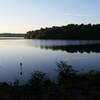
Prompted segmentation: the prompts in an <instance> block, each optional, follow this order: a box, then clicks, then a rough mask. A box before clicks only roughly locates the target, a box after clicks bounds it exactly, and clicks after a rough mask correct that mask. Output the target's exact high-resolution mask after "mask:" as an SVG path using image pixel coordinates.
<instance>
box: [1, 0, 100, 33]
mask: <svg viewBox="0 0 100 100" xmlns="http://www.w3.org/2000/svg"><path fill="white" fill-rule="evenodd" d="M81 23H85V24H88V23H92V24H97V23H100V0H0V33H9V32H11V33H26V32H27V31H30V30H36V29H39V28H41V27H43V28H44V27H51V26H61V25H67V24H81Z"/></svg>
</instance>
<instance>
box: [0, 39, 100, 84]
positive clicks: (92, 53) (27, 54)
mask: <svg viewBox="0 0 100 100" xmlns="http://www.w3.org/2000/svg"><path fill="white" fill-rule="evenodd" d="M99 59H100V41H92V40H91V41H79V40H78V41H65V40H27V39H26V40H24V39H22V40H0V81H15V80H16V79H18V80H21V81H22V82H23V83H24V82H27V80H28V79H29V78H30V76H31V73H32V72H33V71H37V70H39V71H42V72H46V73H48V75H49V76H50V78H54V77H56V62H59V61H67V62H68V64H69V65H72V66H73V67H74V68H75V69H76V70H78V71H88V70H90V69H96V70H100V61H99Z"/></svg>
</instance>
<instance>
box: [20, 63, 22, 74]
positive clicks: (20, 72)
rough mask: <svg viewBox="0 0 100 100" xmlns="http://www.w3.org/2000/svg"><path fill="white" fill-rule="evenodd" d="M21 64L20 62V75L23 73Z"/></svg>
mask: <svg viewBox="0 0 100 100" xmlns="http://www.w3.org/2000/svg"><path fill="white" fill-rule="evenodd" d="M22 66H23V64H22V62H20V75H22V74H23V73H22Z"/></svg>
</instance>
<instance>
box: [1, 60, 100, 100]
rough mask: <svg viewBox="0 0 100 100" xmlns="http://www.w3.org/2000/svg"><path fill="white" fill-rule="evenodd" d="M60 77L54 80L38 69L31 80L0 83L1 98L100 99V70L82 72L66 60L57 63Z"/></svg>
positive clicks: (13, 99) (19, 99)
mask: <svg viewBox="0 0 100 100" xmlns="http://www.w3.org/2000/svg"><path fill="white" fill-rule="evenodd" d="M57 72H58V77H57V80H56V81H52V80H50V79H49V77H47V75H46V74H45V73H43V72H39V71H36V72H34V73H33V74H32V77H31V78H30V80H29V82H28V83H27V84H25V85H19V81H18V80H17V81H16V82H14V84H7V83H1V84H0V99H1V100H49V99H50V100H99V99H100V72H97V71H93V70H92V71H90V72H89V73H85V74H80V73H78V72H77V71H75V70H74V69H73V68H72V66H70V65H67V64H66V62H62V61H61V62H60V63H57Z"/></svg>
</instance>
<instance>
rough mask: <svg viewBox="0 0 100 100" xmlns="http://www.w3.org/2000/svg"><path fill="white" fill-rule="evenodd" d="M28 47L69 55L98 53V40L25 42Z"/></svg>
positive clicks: (99, 48)
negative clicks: (64, 52)
mask: <svg viewBox="0 0 100 100" xmlns="http://www.w3.org/2000/svg"><path fill="white" fill-rule="evenodd" d="M26 43H27V45H28V46H34V47H39V48H41V49H45V50H48V49H50V50H53V51H57V50H60V51H66V52H69V53H75V52H76V53H77V52H80V53H83V52H87V53H91V52H96V53H99V52H100V41H99V40H26Z"/></svg>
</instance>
